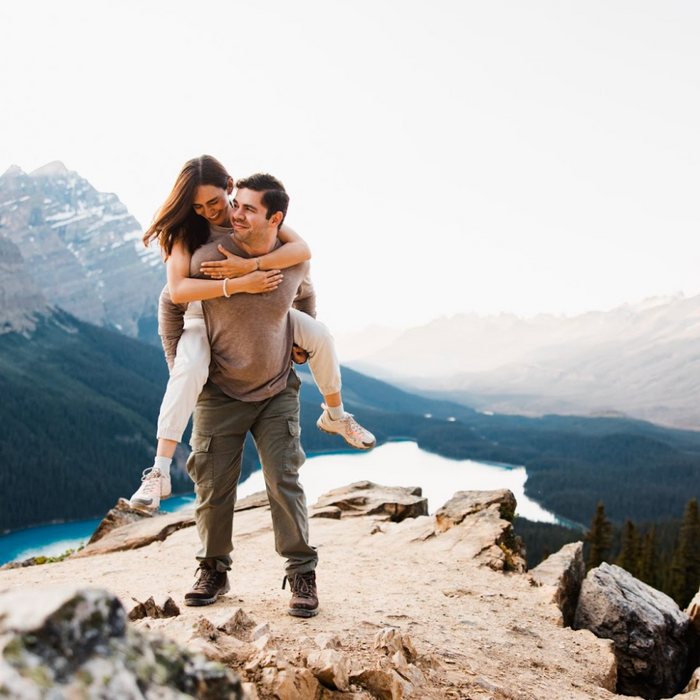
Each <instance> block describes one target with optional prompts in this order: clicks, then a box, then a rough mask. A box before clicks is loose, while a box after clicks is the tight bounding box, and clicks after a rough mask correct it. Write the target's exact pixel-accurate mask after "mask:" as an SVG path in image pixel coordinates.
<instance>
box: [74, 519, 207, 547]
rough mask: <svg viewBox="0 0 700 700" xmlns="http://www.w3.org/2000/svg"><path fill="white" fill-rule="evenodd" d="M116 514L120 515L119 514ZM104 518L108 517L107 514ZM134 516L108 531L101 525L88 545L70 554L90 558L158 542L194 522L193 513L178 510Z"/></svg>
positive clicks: (190, 525)
mask: <svg viewBox="0 0 700 700" xmlns="http://www.w3.org/2000/svg"><path fill="white" fill-rule="evenodd" d="M129 510H132V509H129ZM115 511H116V512H117V513H118V514H120V513H119V511H118V510H117V509H113V511H111V512H115ZM120 515H123V513H121V514H120ZM107 517H108V518H109V517H110V516H107ZM117 517H118V516H117ZM135 517H137V518H138V519H137V520H135V521H132V522H130V523H127V524H126V525H125V526H122V527H117V528H115V529H112V530H109V529H107V527H108V526H105V530H106V531H105V532H104V534H103V535H102V536H101V537H99V538H98V539H96V540H95V539H94V537H93V539H91V540H90V543H89V544H88V545H86V546H85V547H84V548H83V549H81V550H79V551H77V552H76V553H75V554H71V556H72V557H76V558H79V557H92V556H95V555H96V554H108V553H109V552H122V551H124V550H128V549H139V548H141V547H147V546H148V545H149V544H151V543H153V542H162V541H163V540H165V539H166V538H167V537H169V536H170V535H172V534H173V533H174V532H177V531H178V530H181V529H182V528H183V527H192V526H193V525H194V515H193V513H192V511H191V510H190V511H184V512H179V513H160V514H158V515H156V516H155V517H154V516H149V515H145V514H137V515H136V516H135ZM103 524H104V521H103ZM101 527H102V524H101V525H100V526H99V527H98V530H99V529H100V528H101Z"/></svg>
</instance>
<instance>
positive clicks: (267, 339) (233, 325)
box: [159, 226, 316, 401]
mask: <svg viewBox="0 0 700 700" xmlns="http://www.w3.org/2000/svg"><path fill="white" fill-rule="evenodd" d="M210 231H211V236H210V238H209V241H208V242H207V243H205V244H204V245H203V246H201V247H200V248H198V249H197V250H196V251H195V252H194V254H193V255H192V260H191V263H190V276H191V277H199V278H202V279H209V278H207V277H206V275H202V274H200V272H199V268H200V266H201V263H203V262H205V261H208V260H223V259H224V257H225V256H224V255H223V254H222V253H221V252H219V250H218V248H217V246H218V245H221V246H222V247H224V248H226V249H227V250H228V251H229V252H231V253H234V254H236V255H240V256H241V257H244V258H249V257H253V256H250V255H248V254H247V253H245V252H244V251H242V250H241V249H240V248H239V247H238V246H237V245H236V244H235V243H234V241H233V239H232V237H231V235H230V234H231V229H227V228H223V227H220V226H212V227H210ZM279 245H281V244H280V243H279V241H278V243H277V245H276V247H277V246H279ZM308 271H309V263H308V262H304V263H301V264H299V265H294V266H293V267H289V268H286V269H285V270H283V273H284V279H283V280H282V283H281V284H280V286H279V287H277V289H275V290H274V291H272V292H266V293H265V294H245V293H242V294H232V295H231V296H230V297H229V298H226V297H218V298H216V299H207V300H205V301H203V302H202V308H203V310H204V320H205V323H206V326H207V333H208V335H209V341H210V343H211V350H212V353H211V365H210V368H209V378H210V379H211V381H212V382H214V384H216V385H217V386H218V387H219V388H220V389H221V390H222V391H223V392H224V393H225V394H227V395H228V396H231V397H232V398H234V399H238V400H240V401H262V400H264V399H268V398H270V397H271V396H275V395H276V394H278V393H279V392H280V391H282V390H283V389H284V388H285V387H286V385H287V378H288V376H289V371H290V368H291V359H290V358H291V352H292V343H293V338H292V336H293V334H292V325H291V320H290V318H289V310H290V308H292V306H294V307H295V308H297V309H299V310H300V311H303V312H305V313H308V314H310V315H311V316H315V312H316V295H315V293H314V290H313V286H312V285H311V283H310V280H309V277H308ZM222 284H223V283H222ZM185 308H186V305H177V304H174V303H173V302H172V301H171V300H170V294H169V293H168V290H167V286H166V288H165V289H164V290H163V293H162V294H161V299H160V309H159V332H160V333H161V337H162V338H163V347H164V349H165V350H166V357H167V358H168V362H169V363H171V362H172V359H174V356H175V348H176V346H177V339H178V338H179V336H180V335H181V334H182V316H183V314H184V309H185Z"/></svg>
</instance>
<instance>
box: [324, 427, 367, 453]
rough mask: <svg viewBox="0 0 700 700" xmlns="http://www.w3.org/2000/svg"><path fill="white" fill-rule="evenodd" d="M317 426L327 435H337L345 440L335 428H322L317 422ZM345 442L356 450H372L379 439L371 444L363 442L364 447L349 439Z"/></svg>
mask: <svg viewBox="0 0 700 700" xmlns="http://www.w3.org/2000/svg"><path fill="white" fill-rule="evenodd" d="M316 427H317V428H318V429H319V430H320V431H321V432H322V433H325V434H326V435H337V436H338V437H339V438H343V440H345V438H344V437H343V436H342V435H341V434H340V433H336V432H335V431H333V430H326V429H325V428H322V427H321V426H320V425H319V424H318V423H317V424H316ZM345 444H346V445H350V447H352V448H353V449H354V450H371V449H372V448H373V447H374V446H375V445H376V444H377V441H376V440H375V441H374V442H373V443H372V444H371V445H365V443H364V442H363V443H362V447H358V446H357V445H353V444H352V443H351V442H348V441H347V440H345Z"/></svg>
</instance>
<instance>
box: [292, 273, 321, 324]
mask: <svg viewBox="0 0 700 700" xmlns="http://www.w3.org/2000/svg"><path fill="white" fill-rule="evenodd" d="M292 306H293V307H294V308H295V309H297V310H299V311H303V312H304V313H305V314H309V316H311V317H312V318H316V292H315V290H314V285H313V283H312V282H311V275H310V273H309V271H308V270H307V272H306V275H305V276H304V279H303V280H302V282H301V284H300V285H299V289H298V290H297V295H296V297H295V298H294V303H293V304H292Z"/></svg>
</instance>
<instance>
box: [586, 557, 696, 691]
mask: <svg viewBox="0 0 700 700" xmlns="http://www.w3.org/2000/svg"><path fill="white" fill-rule="evenodd" d="M574 626H575V627H576V628H577V629H588V630H590V631H591V632H593V633H594V634H596V635H597V636H598V637H603V638H606V639H611V640H612V641H613V645H614V650H615V656H616V658H617V661H618V679H617V692H618V693H622V694H625V695H639V696H641V697H643V698H650V699H651V700H656V699H657V698H668V697H670V696H672V695H674V694H676V693H678V692H680V691H681V689H682V688H683V687H684V685H685V684H686V682H687V680H688V677H689V675H690V672H691V671H692V668H689V663H690V658H691V651H692V650H693V648H694V632H693V631H692V627H691V624H690V618H689V617H688V616H687V615H686V614H685V613H683V612H681V610H679V608H678V606H677V605H676V603H675V602H674V601H673V600H672V599H671V598H669V597H668V596H667V595H665V594H663V593H661V592H660V591H657V590H656V589H654V588H652V587H651V586H647V585H646V584H645V583H642V582H641V581H639V580H637V579H636V578H634V576H632V575H631V574H630V573H628V572H627V571H625V570H624V569H621V568H620V567H619V566H614V565H613V566H611V565H609V564H601V565H600V566H599V567H598V568H596V569H592V570H591V571H590V572H589V573H588V576H587V577H586V579H585V580H584V582H583V585H582V587H581V594H580V596H579V602H578V606H577V608H576V616H575V620H574Z"/></svg>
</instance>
